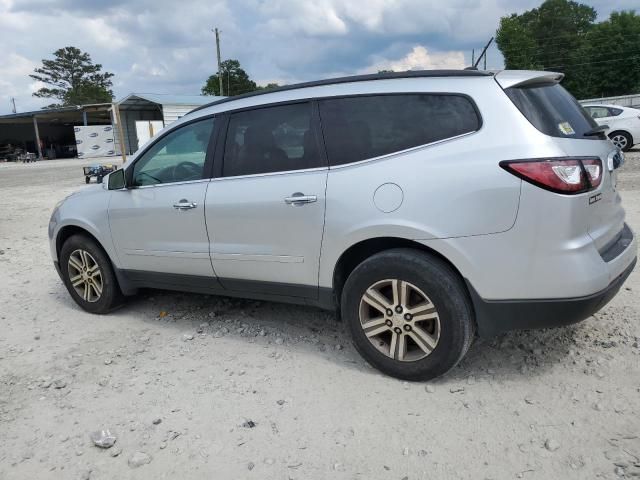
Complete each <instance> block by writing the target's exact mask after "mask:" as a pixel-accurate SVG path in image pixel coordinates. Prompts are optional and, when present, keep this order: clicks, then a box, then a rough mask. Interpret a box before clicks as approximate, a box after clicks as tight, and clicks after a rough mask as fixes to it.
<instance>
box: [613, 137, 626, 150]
mask: <svg viewBox="0 0 640 480" xmlns="http://www.w3.org/2000/svg"><path fill="white" fill-rule="evenodd" d="M611 141H612V142H613V144H614V145H615V146H616V147H618V148H619V149H620V150H624V149H625V148H627V137H625V136H624V135H614V136H613V137H611Z"/></svg>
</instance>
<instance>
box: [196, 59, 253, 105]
mask: <svg viewBox="0 0 640 480" xmlns="http://www.w3.org/2000/svg"><path fill="white" fill-rule="evenodd" d="M220 70H221V71H222V83H223V85H222V90H223V92H224V94H225V95H226V96H232V95H241V94H243V93H249V92H253V91H255V90H258V86H257V85H256V82H254V81H253V80H251V79H250V78H249V75H248V74H247V72H245V71H244V70H243V69H242V67H240V62H239V61H238V60H233V59H231V60H225V61H224V62H221V68H220ZM202 94H203V95H220V81H219V80H218V74H217V73H216V74H214V75H211V76H210V77H209V78H208V79H207V82H206V83H205V85H204V87H202Z"/></svg>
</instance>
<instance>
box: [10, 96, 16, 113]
mask: <svg viewBox="0 0 640 480" xmlns="http://www.w3.org/2000/svg"><path fill="white" fill-rule="evenodd" d="M11 105H12V107H11V111H12V112H13V113H16V99H15V98H13V97H11Z"/></svg>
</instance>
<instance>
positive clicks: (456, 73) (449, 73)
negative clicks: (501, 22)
mask: <svg viewBox="0 0 640 480" xmlns="http://www.w3.org/2000/svg"><path fill="white" fill-rule="evenodd" d="M491 75H493V74H492V73H487V72H483V71H479V70H409V71H406V72H384V73H371V74H367V75H352V76H349V77H338V78H329V79H326V80H315V81H311V82H303V83H294V84H292V85H283V86H282V87H276V88H270V89H268V90H259V91H257V92H249V93H244V94H242V95H236V96H233V97H226V98H223V99H222V100H217V101H214V102H211V103H207V104H205V105H202V106H201V107H198V108H194V109H193V110H191V112H189V113H192V112H197V111H198V110H202V109H205V108H209V107H212V106H214V105H220V104H221V103H227V102H232V101H234V100H239V99H242V98H249V97H256V96H258V95H265V94H267V93H275V92H286V91H288V90H297V89H299V88H309V87H319V86H322V85H337V84H340V83H353V82H366V81H370V80H388V79H393V78H415V77H487V76H491Z"/></svg>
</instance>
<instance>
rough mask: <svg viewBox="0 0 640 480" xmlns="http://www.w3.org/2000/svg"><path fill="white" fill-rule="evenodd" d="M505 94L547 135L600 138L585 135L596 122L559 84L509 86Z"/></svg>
mask: <svg viewBox="0 0 640 480" xmlns="http://www.w3.org/2000/svg"><path fill="white" fill-rule="evenodd" d="M505 92H506V94H507V96H508V97H509V98H510V99H511V101H512V102H513V103H514V104H515V106H516V107H518V110H520V111H521V112H522V114H523V115H524V116H525V117H527V120H529V121H530V122H531V123H532V124H533V126H534V127H536V128H537V129H538V130H540V131H541V132H542V133H544V134H546V135H550V136H552V137H561V138H580V139H591V140H599V139H600V138H599V137H598V136H586V137H585V136H584V134H585V133H587V132H588V131H589V130H591V129H593V128H594V127H596V126H597V123H596V122H595V121H594V120H593V118H591V116H590V115H589V114H588V113H587V112H586V111H585V110H584V108H582V106H581V105H580V104H579V103H578V102H577V101H576V99H575V98H573V97H572V96H571V94H570V93H569V92H567V91H566V90H565V89H564V88H563V87H562V86H560V85H558V84H553V85H544V86H535V87H512V88H507V89H506V90H505Z"/></svg>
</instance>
